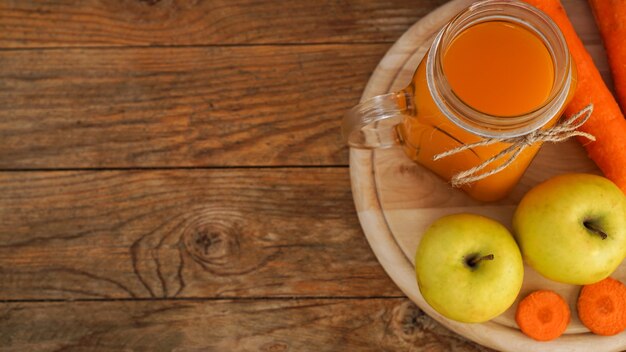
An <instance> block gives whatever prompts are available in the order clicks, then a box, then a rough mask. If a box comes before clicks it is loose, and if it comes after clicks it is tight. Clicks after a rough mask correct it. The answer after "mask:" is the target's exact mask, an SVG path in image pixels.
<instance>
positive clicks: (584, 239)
mask: <svg viewBox="0 0 626 352" xmlns="http://www.w3.org/2000/svg"><path fill="white" fill-rule="evenodd" d="M625 167H626V166H625ZM513 230H514V234H515V237H516V239H517V242H518V244H519V246H520V249H521V251H522V255H523V257H524V260H525V261H526V263H527V264H529V265H530V266H532V267H533V268H534V269H535V270H537V271H538V272H539V273H540V274H542V275H543V276H545V277H547V278H549V279H552V280H554V281H559V282H563V283H569V284H576V285H585V284H591V283H594V282H597V281H600V280H602V279H604V278H606V277H607V276H609V275H610V274H611V273H612V272H613V271H614V270H615V269H616V268H617V266H618V265H619V264H620V263H621V262H622V260H623V259H624V255H626V196H625V195H624V193H622V191H621V190H620V189H619V188H618V187H617V186H616V185H615V184H614V183H613V182H611V181H609V180H608V179H606V178H604V177H601V176H596V175H590V174H564V175H559V176H556V177H553V178H551V179H549V180H547V181H545V182H543V183H541V184H539V185H537V186H535V187H534V188H532V189H531V190H530V191H528V193H526V195H524V197H523V198H522V200H521V202H520V203H519V206H518V207H517V209H516V211H515V214H514V216H513Z"/></svg>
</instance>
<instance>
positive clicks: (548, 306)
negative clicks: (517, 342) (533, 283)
mask: <svg viewBox="0 0 626 352" xmlns="http://www.w3.org/2000/svg"><path fill="white" fill-rule="evenodd" d="M515 321H516V322H517V325H518V326H519V327H520V329H521V330H522V332H523V333H524V334H526V335H528V336H529V337H532V338H533V339H535V340H537V341H550V340H554V339H556V338H557V337H559V336H561V335H562V334H563V332H565V329H566V328H567V324H569V321H570V311H569V306H568V305H567V303H566V302H565V300H564V299H563V298H562V297H561V296H559V295H558V294H557V293H556V292H554V291H550V290H539V291H535V292H533V293H531V294H529V295H528V296H526V297H525V298H524V299H523V300H521V301H520V302H519V304H518V305H517V312H516V313H515Z"/></svg>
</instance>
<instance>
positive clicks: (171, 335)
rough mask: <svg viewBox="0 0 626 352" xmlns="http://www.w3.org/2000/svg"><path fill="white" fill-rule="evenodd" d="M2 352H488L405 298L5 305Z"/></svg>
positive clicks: (0, 317)
mask: <svg viewBox="0 0 626 352" xmlns="http://www.w3.org/2000/svg"><path fill="white" fill-rule="evenodd" d="M0 345H2V346H3V351H20V352H21V351H122V350H123V351H174V350H175V351H274V352H281V351H332V352H335V351H364V352H367V351H377V352H378V351H425V350H428V351H461V352H469V351H487V349H486V348H483V347H481V346H479V345H476V344H474V343H472V342H469V341H468V340H466V339H464V338H462V337H460V336H458V335H456V334H454V333H452V332H450V331H448V330H447V329H445V328H443V327H442V326H441V325H439V324H438V323H436V322H434V321H433V320H432V319H431V318H429V317H428V316H426V315H425V314H424V313H423V312H422V311H420V310H419V309H418V308H417V307H415V306H414V305H413V304H412V303H410V302H409V301H408V300H406V299H365V300H341V299H314V300H269V301H268V300H262V301H258V300H243V301H208V302H207V301H204V302H203V301H126V302H124V301H122V302H119V301H118V302H73V303H67V302H42V303H24V302H20V303H0Z"/></svg>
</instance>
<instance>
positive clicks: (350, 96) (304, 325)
mask: <svg viewBox="0 0 626 352" xmlns="http://www.w3.org/2000/svg"><path fill="white" fill-rule="evenodd" d="M444 2H445V0H421V1H416V0H391V1H374V0H341V1H338V0H323V1H322V0H319V1H303V0H285V1H274V2H272V1H265V0H240V1H235V2H233V1H226V0H211V1H208V0H205V1H203V0H162V1H160V0H85V1H71V0H58V1H43V0H20V1H18V0H13V1H12V0H1V1H0V107H1V109H0V170H1V171H0V349H2V350H3V351H4V350H7V351H83V350H85V351H119V350H127V351H170V350H177V351H273V352H278V351H426V350H427V351H448V350H456V351H483V350H486V349H485V348H483V347H481V346H478V345H476V344H474V343H472V342H469V341H468V340H466V339H464V338H462V337H460V336H458V335H456V334H454V333H452V332H450V331H448V330H446V329H445V328H443V327H442V326H440V325H439V324H438V323H436V322H434V321H433V320H432V319H430V318H429V317H428V316H426V315H425V314H424V313H423V312H422V311H420V310H419V309H418V308H417V307H416V306H414V305H413V304H412V303H411V302H410V301H408V300H407V299H406V298H405V297H404V295H403V294H402V292H401V291H400V290H399V289H398V288H397V287H396V286H395V285H394V283H393V282H392V281H391V280H390V279H389V278H388V277H387V275H386V274H385V272H384V271H383V269H382V268H381V266H380V265H379V263H378V262H377V260H376V258H375V257H374V255H373V254H372V252H371V250H370V248H369V246H368V244H367V242H366V240H365V238H364V236H363V233H362V231H361V228H360V225H359V222H358V219H357V216H356V213H355V209H354V205H353V200H352V194H351V191H350V178H349V170H348V153H347V148H346V146H345V145H344V144H343V142H342V140H341V137H340V133H339V126H340V120H341V117H342V114H343V113H344V112H345V111H346V110H347V109H348V108H349V107H351V106H352V105H354V104H356V103H357V101H358V100H359V97H360V94H361V92H362V90H363V88H364V86H365V84H366V82H367V80H368V77H369V76H370V74H371V73H372V71H373V70H374V68H375V67H376V65H377V64H378V62H379V60H380V59H381V57H382V56H383V55H384V53H385V52H386V50H387V49H388V48H389V47H390V46H391V44H392V43H393V42H394V41H395V40H396V39H397V38H398V37H399V36H400V35H401V34H402V33H403V32H404V31H405V30H406V29H407V28H408V27H409V26H410V25H411V24H413V23H414V22H416V21H417V20H419V19H420V18H421V17H423V16H424V15H426V14H427V13H429V12H430V11H432V10H433V9H434V8H436V7H437V6H439V5H441V4H442V3H444Z"/></svg>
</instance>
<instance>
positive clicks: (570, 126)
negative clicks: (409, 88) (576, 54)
mask: <svg viewBox="0 0 626 352" xmlns="http://www.w3.org/2000/svg"><path fill="white" fill-rule="evenodd" d="M592 112H593V104H589V105H587V106H585V107H584V108H583V109H582V110H580V111H578V112H577V113H575V114H573V115H572V116H570V117H569V118H568V119H566V120H564V121H562V122H560V123H558V124H556V125H554V126H552V127H550V128H548V129H545V130H536V131H533V132H531V133H528V134H526V135H523V136H518V137H507V138H485V139H483V140H481V141H479V142H476V143H470V144H464V145H462V146H459V147H456V148H453V149H450V150H448V151H445V152H443V153H439V154H436V155H435V156H434V157H433V160H435V161H436V160H439V159H442V158H445V157H447V156H450V155H454V154H457V153H460V152H462V151H465V150H469V149H472V148H475V147H482V146H488V145H492V144H495V143H510V144H511V145H510V146H508V147H507V148H505V149H504V150H502V151H501V152H499V153H498V154H496V155H494V156H492V157H491V158H489V159H487V160H485V161H483V162H482V163H480V164H479V165H476V166H474V167H472V168H471V169H468V170H465V171H461V172H459V173H457V174H456V175H454V176H452V178H451V179H450V183H451V184H452V186H453V187H461V186H463V185H465V184H468V183H471V182H474V181H478V180H482V179H483V178H485V177H489V176H491V175H493V174H496V173H498V172H500V171H502V170H504V169H505V168H506V167H507V166H509V165H511V163H513V161H515V159H516V158H517V157H518V156H519V155H520V154H521V153H522V151H524V149H526V148H527V147H530V146H531V145H533V144H535V143H539V142H553V143H557V142H562V141H564V140H566V139H568V138H570V137H574V136H581V137H584V138H587V139H589V140H591V141H595V140H596V137H594V136H593V135H592V134H590V133H587V132H582V131H578V130H577V129H578V128H579V127H580V126H582V125H583V124H584V123H585V122H587V120H589V117H590V116H591V113H592ZM507 154H511V155H510V156H509V157H508V158H507V159H506V160H505V161H504V162H503V163H502V164H500V165H498V166H497V167H495V168H493V169H491V170H489V171H487V172H484V173H480V171H482V170H483V169H485V168H486V167H487V166H489V165H491V163H493V162H495V161H496V160H500V159H502V158H504V157H505V156H506V155H507Z"/></svg>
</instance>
